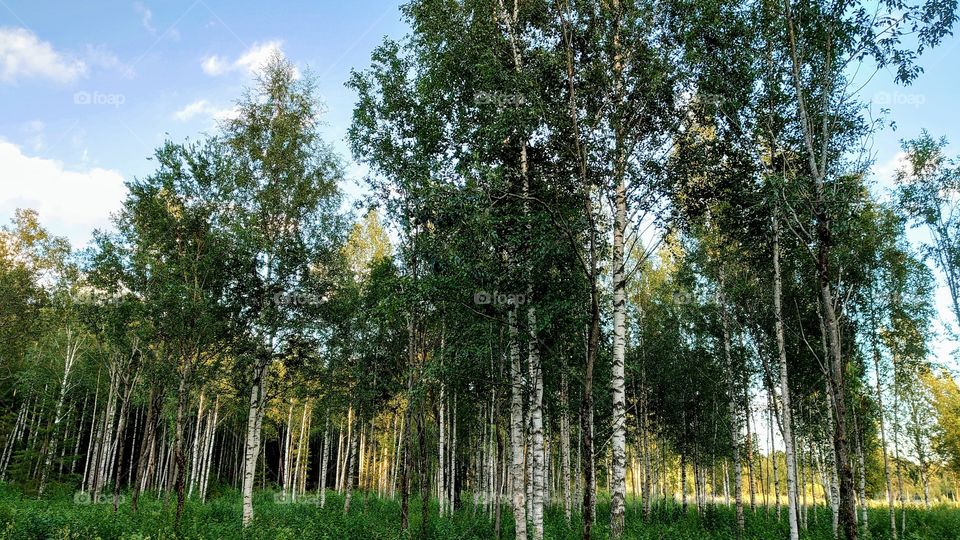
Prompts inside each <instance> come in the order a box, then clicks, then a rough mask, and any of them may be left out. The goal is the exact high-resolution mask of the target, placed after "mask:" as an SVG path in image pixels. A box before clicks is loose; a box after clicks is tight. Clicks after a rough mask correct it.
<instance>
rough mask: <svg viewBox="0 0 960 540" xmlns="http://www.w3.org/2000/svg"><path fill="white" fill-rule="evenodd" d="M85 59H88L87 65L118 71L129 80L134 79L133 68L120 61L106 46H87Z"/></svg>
mask: <svg viewBox="0 0 960 540" xmlns="http://www.w3.org/2000/svg"><path fill="white" fill-rule="evenodd" d="M84 58H86V61H87V63H88V64H89V65H91V66H96V67H98V68H103V69H110V70H116V71H119V72H120V74H121V75H123V76H124V77H126V78H128V79H130V78H133V75H134V71H133V68H132V67H130V66H128V65H127V64H124V63H123V62H122V61H120V59H119V58H118V57H117V55H115V54H113V51H111V50H110V49H109V48H107V46H106V45H87V51H86V54H85V55H84Z"/></svg>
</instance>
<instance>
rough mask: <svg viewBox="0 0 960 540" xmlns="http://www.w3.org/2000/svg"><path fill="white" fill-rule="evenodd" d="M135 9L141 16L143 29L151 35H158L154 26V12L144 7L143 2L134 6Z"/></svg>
mask: <svg viewBox="0 0 960 540" xmlns="http://www.w3.org/2000/svg"><path fill="white" fill-rule="evenodd" d="M133 9H135V10H137V13H139V14H140V24H141V25H143V28H144V29H146V31H147V32H150V33H151V34H154V35H155V34H156V33H157V29H156V28H154V26H153V12H152V11H150V8H148V7H147V6H145V5H143V4H142V3H141V2H136V3H134V4H133Z"/></svg>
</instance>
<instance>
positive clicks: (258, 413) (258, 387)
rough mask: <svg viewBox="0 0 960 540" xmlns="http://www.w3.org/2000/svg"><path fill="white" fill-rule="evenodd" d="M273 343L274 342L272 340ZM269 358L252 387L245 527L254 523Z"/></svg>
mask: <svg viewBox="0 0 960 540" xmlns="http://www.w3.org/2000/svg"><path fill="white" fill-rule="evenodd" d="M271 341H272V340H271ZM268 361H269V358H267V357H258V358H257V360H256V365H255V366H254V376H253V384H252V385H251V387H250V407H249V412H248V414H247V434H246V443H245V444H244V454H243V456H244V459H243V464H244V465H243V488H242V492H243V493H242V494H243V526H244V527H247V526H249V525H250V522H251V521H253V484H254V482H255V481H256V478H255V477H256V472H257V459H258V458H259V457H260V426H261V423H262V422H263V414H264V408H265V406H266V395H265V394H266V382H267V381H266V378H267V365H268Z"/></svg>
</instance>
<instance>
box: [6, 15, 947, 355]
mask: <svg viewBox="0 0 960 540" xmlns="http://www.w3.org/2000/svg"><path fill="white" fill-rule="evenodd" d="M400 3H401V0H394V1H384V0H350V1H346V2H341V1H319V2H318V1H304V2H284V3H280V2H269V3H268V2H253V1H248V0H239V1H238V0H231V1H226V0H176V1H165V2H162V3H161V2H158V1H156V0H152V1H151V0H141V1H128V0H121V1H105V2H97V3H96V7H91V6H90V5H89V3H84V2H41V1H14V0H0V221H2V222H4V223H5V222H7V221H8V220H9V218H10V217H11V216H12V214H13V210H14V209H15V208H17V207H25V206H27V207H34V208H37V209H39V211H40V213H41V219H42V220H43V222H44V223H45V224H47V226H48V227H49V228H50V229H51V230H52V231H53V232H55V233H56V234H60V235H65V236H67V237H69V238H70V239H71V241H72V242H73V243H74V245H82V244H84V243H86V241H87V240H88V239H89V236H90V232H91V230H92V229H93V228H94V227H105V226H107V225H108V218H107V216H108V214H109V212H110V211H113V210H116V209H117V208H119V205H120V202H121V200H122V198H123V195H124V189H123V185H122V182H123V180H124V179H128V178H131V177H134V176H142V175H145V174H149V173H150V172H151V170H152V164H151V162H150V161H148V160H147V158H148V157H149V156H150V155H151V154H152V153H153V149H154V148H156V147H157V146H158V145H159V144H161V143H162V142H163V140H164V139H165V138H167V137H169V138H171V139H172V140H182V139H184V138H186V137H191V138H197V137H198V136H199V135H200V134H202V133H203V132H204V131H211V130H212V129H213V128H214V125H215V119H216V118H217V117H220V116H222V115H225V114H229V111H230V109H231V106H232V104H233V102H234V100H235V99H236V98H237V97H238V96H239V95H240V92H241V90H242V88H243V87H244V86H246V85H248V84H249V83H250V81H251V77H250V71H251V69H253V68H255V67H256V66H257V65H258V64H259V62H260V61H262V59H263V58H264V57H266V56H267V55H268V54H269V53H270V52H271V51H273V50H275V49H279V50H281V51H282V52H283V53H284V54H285V55H286V56H287V57H288V58H289V59H291V60H292V61H293V62H294V63H296V64H297V65H298V66H299V67H300V68H301V69H306V68H309V69H310V70H311V71H312V72H313V73H314V74H315V75H316V76H317V78H318V82H319V91H320V93H321V95H322V96H323V98H324V100H325V101H326V104H327V108H328V113H327V115H326V118H325V121H326V127H325V135H326V138H327V140H329V141H330V142H331V143H333V144H334V146H335V147H336V148H337V149H338V150H339V151H340V153H341V155H342V156H343V157H344V159H345V160H348V161H347V163H348V171H349V172H351V173H352V174H351V176H352V177H353V178H352V180H353V182H351V183H350V184H349V185H346V186H344V188H345V190H346V191H347V192H348V193H349V194H354V195H356V194H357V193H359V192H360V188H359V187H358V186H357V184H356V182H357V181H359V169H358V168H357V167H353V166H349V152H348V150H347V146H346V144H345V142H344V137H345V134H346V129H347V127H348V125H349V122H350V114H351V111H352V107H353V102H354V98H355V96H354V95H353V93H352V92H351V91H350V90H348V89H346V88H345V87H344V82H345V81H346V80H347V78H348V76H349V72H350V69H351V68H354V67H356V68H363V67H365V66H367V65H368V64H369V58H370V52H371V51H372V50H373V48H374V47H375V46H376V45H377V44H379V43H380V42H381V41H382V39H383V37H384V36H393V37H400V36H402V35H403V34H405V33H406V31H407V28H406V26H405V25H404V24H403V23H402V22H401V20H400V10H399V5H400ZM958 44H960V39H958V38H957V37H950V38H949V39H948V40H947V41H946V42H945V43H944V44H943V45H942V46H941V47H940V48H938V49H936V50H933V51H930V52H928V53H927V54H926V56H925V57H923V58H922V60H921V64H922V65H924V66H925V68H926V72H925V73H924V74H923V75H922V76H921V77H920V78H919V79H918V80H917V81H916V82H915V84H914V85H913V86H911V87H906V88H904V87H898V86H896V85H895V84H894V83H893V77H892V75H891V74H890V73H888V72H887V71H880V72H879V73H876V74H875V75H874V76H872V77H870V75H869V74H870V73H872V71H873V70H872V68H870V67H868V66H863V67H862V68H861V69H860V71H859V72H858V78H859V79H860V80H863V81H865V80H867V79H869V82H868V84H866V86H865V87H864V88H863V90H862V96H863V98H864V99H865V100H866V101H873V102H874V103H875V106H874V110H875V111H876V112H877V114H879V109H880V108H889V109H890V113H889V115H888V116H887V117H886V120H887V123H889V122H890V121H894V122H896V124H897V128H898V129H897V130H896V131H893V130H891V129H889V128H887V129H885V130H883V131H881V132H879V133H877V135H876V138H875V141H874V146H873V151H874V154H875V156H876V168H875V171H876V174H877V180H878V189H884V188H885V186H889V185H890V181H889V178H890V175H891V174H892V172H893V170H894V164H895V162H896V158H897V154H898V153H899V140H900V139H901V138H905V137H907V138H909V137H915V136H916V135H917V134H918V133H919V132H920V129H921V128H924V127H925V128H927V129H928V130H929V131H930V132H931V133H932V134H934V135H935V136H940V135H945V136H947V137H948V138H949V139H950V140H951V141H952V143H953V144H952V145H951V149H950V150H951V153H952V154H958V153H960V146H958V143H960V127H958V126H960V112H958V111H960V107H957V99H958V98H957V94H956V88H957V86H958V82H960V62H958V61H957V55H958V54H960V47H958ZM911 238H913V239H915V240H922V239H923V238H924V235H923V234H922V233H921V232H914V233H911ZM939 296H940V297H941V299H939V300H938V304H939V305H941V306H943V307H945V306H946V301H945V300H946V297H945V294H944V292H943V291H941V294H940V295H939ZM941 313H942V314H943V316H944V318H949V317H947V314H946V311H944V310H941ZM941 347H943V346H942V345H941ZM941 352H942V351H941Z"/></svg>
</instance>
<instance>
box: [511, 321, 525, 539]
mask: <svg viewBox="0 0 960 540" xmlns="http://www.w3.org/2000/svg"><path fill="white" fill-rule="evenodd" d="M516 318H517V310H516V306H511V309H510V313H509V315H508V321H509V326H510V380H511V398H510V449H511V452H512V455H513V462H512V466H511V473H510V476H511V478H512V479H513V482H512V483H513V486H512V492H513V517H514V520H515V521H516V525H515V527H514V530H515V531H516V533H515V534H516V538H517V540H526V538H527V505H526V493H525V492H524V481H523V478H524V436H523V433H524V429H523V424H524V421H523V386H524V384H523V369H522V367H521V362H522V359H521V357H520V342H519V339H520V337H519V330H518V328H517V321H516Z"/></svg>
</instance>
